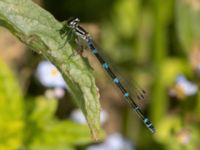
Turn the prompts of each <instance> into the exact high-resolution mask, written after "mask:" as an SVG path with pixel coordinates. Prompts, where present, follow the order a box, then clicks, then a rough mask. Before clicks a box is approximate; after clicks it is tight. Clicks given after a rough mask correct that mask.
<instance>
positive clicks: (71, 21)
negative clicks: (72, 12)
mask: <svg viewBox="0 0 200 150" xmlns="http://www.w3.org/2000/svg"><path fill="white" fill-rule="evenodd" d="M79 22H80V19H79V18H74V17H73V18H70V19H68V20H67V25H68V27H70V28H75V27H76V26H77V24H78V23H79Z"/></svg>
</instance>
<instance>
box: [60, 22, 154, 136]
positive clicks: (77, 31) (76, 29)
mask: <svg viewBox="0 0 200 150" xmlns="http://www.w3.org/2000/svg"><path fill="white" fill-rule="evenodd" d="M79 22H80V20H79V19H78V18H71V19H69V20H68V21H67V23H66V24H64V26H63V28H62V29H61V30H60V34H61V36H65V35H67V33H68V31H69V30H70V31H71V32H73V33H74V35H75V36H77V37H78V38H81V39H82V40H84V41H85V42H86V44H87V46H88V47H89V49H90V50H91V51H92V53H93V54H94V55H95V56H96V58H97V59H98V61H99V62H100V63H101V65H102V67H103V68H104V70H105V71H106V72H107V73H108V75H109V76H110V77H111V79H112V81H113V82H114V83H115V85H116V86H117V87H118V88H119V89H120V91H121V92H122V94H123V95H124V97H125V99H126V101H127V102H128V104H129V105H130V106H131V108H132V109H133V110H134V111H135V112H136V113H137V115H138V116H139V118H140V119H142V120H143V122H144V124H145V125H146V127H147V128H148V129H149V130H150V131H151V132H152V133H154V132H155V128H154V126H153V124H152V123H151V121H150V120H149V119H148V118H147V117H146V116H145V115H144V114H143V113H142V111H141V109H140V108H139V106H138V105H137V104H136V102H135V101H134V100H133V98H132V97H131V94H130V93H129V92H128V91H127V90H126V89H125V87H124V85H122V83H121V81H120V79H119V78H118V77H117V76H116V75H115V74H114V72H113V71H112V69H111V67H110V66H109V64H108V63H107V62H106V61H105V59H104V58H103V57H102V56H101V55H100V54H99V52H98V50H97V48H96V46H95V44H94V41H93V40H92V37H91V36H90V34H89V33H88V32H87V31H86V30H85V29H83V28H82V27H81V26H80V25H79ZM136 93H137V94H136V97H137V98H143V97H144V95H143V94H144V93H145V91H144V90H142V89H140V90H138V91H137V92H136Z"/></svg>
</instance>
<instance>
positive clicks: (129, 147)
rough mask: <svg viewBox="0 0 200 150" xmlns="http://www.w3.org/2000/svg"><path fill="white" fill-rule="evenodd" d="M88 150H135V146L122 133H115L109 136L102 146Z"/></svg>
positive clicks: (88, 149)
mask: <svg viewBox="0 0 200 150" xmlns="http://www.w3.org/2000/svg"><path fill="white" fill-rule="evenodd" d="M87 150H134V146H133V144H132V143H131V142H130V141H128V140H126V139H124V138H123V137H122V135H121V134H120V133H114V134H111V135H109V136H108V137H107V138H106V139H105V141H104V142H103V143H102V144H98V145H92V146H89V147H88V148H87Z"/></svg>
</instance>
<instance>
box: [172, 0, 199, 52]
mask: <svg viewBox="0 0 200 150" xmlns="http://www.w3.org/2000/svg"><path fill="white" fill-rule="evenodd" d="M199 27H200V9H199V7H198V3H197V4H196V3H195V2H193V1H185V0H177V1H176V28H177V32H178V37H179V40H180V42H181V44H182V46H183V48H184V50H185V51H186V52H190V51H191V48H192V47H193V46H194V45H195V44H199V41H200V28H199Z"/></svg>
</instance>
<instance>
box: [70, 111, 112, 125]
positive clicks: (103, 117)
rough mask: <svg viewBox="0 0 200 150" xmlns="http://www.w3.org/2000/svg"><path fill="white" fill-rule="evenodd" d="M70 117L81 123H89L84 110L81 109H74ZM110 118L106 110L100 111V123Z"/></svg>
mask: <svg viewBox="0 0 200 150" xmlns="http://www.w3.org/2000/svg"><path fill="white" fill-rule="evenodd" d="M70 118H71V119H72V120H74V121H75V122H78V123H80V124H87V121H86V119H85V116H84V115H83V113H82V111H81V110H80V109H75V110H73V111H72V113H71V115H70ZM107 119H108V114H107V112H106V111H104V110H102V111H101V112H100V123H101V124H104V123H105V122H106V121H107Z"/></svg>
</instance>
